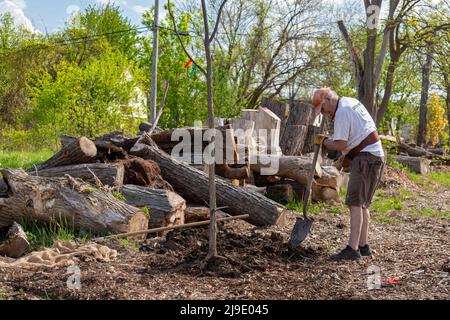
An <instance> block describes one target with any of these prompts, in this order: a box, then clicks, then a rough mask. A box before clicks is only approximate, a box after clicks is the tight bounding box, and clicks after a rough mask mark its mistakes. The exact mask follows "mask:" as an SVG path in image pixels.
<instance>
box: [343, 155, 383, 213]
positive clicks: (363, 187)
mask: <svg viewBox="0 0 450 320" xmlns="http://www.w3.org/2000/svg"><path fill="white" fill-rule="evenodd" d="M383 170H384V161H383V158H380V157H377V156H374V155H373V154H371V153H369V152H360V153H358V154H357V155H356V156H355V157H354V158H353V160H352V164H351V167H350V180H349V182H348V189H347V196H346V198H345V204H347V205H348V206H354V207H362V208H364V209H367V208H369V206H370V204H371V202H372V198H373V195H374V194H375V190H376V188H377V187H378V184H379V183H380V181H381V177H382V175H383Z"/></svg>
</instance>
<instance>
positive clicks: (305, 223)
mask: <svg viewBox="0 0 450 320" xmlns="http://www.w3.org/2000/svg"><path fill="white" fill-rule="evenodd" d="M324 124H325V119H322V122H321V124H320V130H319V132H320V134H322V133H323V127H324ZM320 147H321V146H320V145H317V144H315V145H314V157H313V162H312V166H311V172H310V173H309V176H308V182H307V185H306V188H305V193H304V194H303V218H301V217H297V221H296V222H295V225H294V228H293V229H292V232H291V240H290V244H291V248H293V249H297V247H298V246H299V245H300V244H301V243H302V242H303V240H305V239H306V237H307V236H308V234H309V233H310V231H311V227H312V223H313V220H312V219H310V218H309V217H308V201H309V197H310V195H311V187H312V182H313V179H314V173H315V172H316V164H317V158H318V157H319V151H320Z"/></svg>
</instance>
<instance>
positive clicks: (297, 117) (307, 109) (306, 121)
mask: <svg viewBox="0 0 450 320" xmlns="http://www.w3.org/2000/svg"><path fill="white" fill-rule="evenodd" d="M314 115H315V111H314V107H313V106H312V105H311V104H309V103H305V102H303V101H295V102H294V103H292V104H291V106H290V111H289V118H288V120H287V123H286V125H287V126H292V125H298V126H309V125H310V124H312V121H313V120H314V119H313V118H314Z"/></svg>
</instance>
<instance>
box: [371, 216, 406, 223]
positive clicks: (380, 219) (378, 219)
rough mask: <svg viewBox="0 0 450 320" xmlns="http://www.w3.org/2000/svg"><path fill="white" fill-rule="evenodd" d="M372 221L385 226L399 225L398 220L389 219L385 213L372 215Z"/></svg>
mask: <svg viewBox="0 0 450 320" xmlns="http://www.w3.org/2000/svg"><path fill="white" fill-rule="evenodd" d="M372 220H374V221H376V222H378V223H386V224H396V223H400V220H398V219H397V218H394V217H391V216H389V215H387V214H385V213H381V214H374V215H372Z"/></svg>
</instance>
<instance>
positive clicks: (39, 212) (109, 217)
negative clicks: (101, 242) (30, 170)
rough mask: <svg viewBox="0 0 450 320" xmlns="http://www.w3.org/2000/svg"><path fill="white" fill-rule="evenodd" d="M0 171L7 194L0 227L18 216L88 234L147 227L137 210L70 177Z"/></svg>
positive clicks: (2, 201)
mask: <svg viewBox="0 0 450 320" xmlns="http://www.w3.org/2000/svg"><path fill="white" fill-rule="evenodd" d="M1 172H2V174H3V177H4V179H5V181H6V182H7V184H8V185H9V193H10V196H9V197H8V198H0V228H1V227H6V226H9V225H11V224H12V223H13V222H14V221H21V220H22V219H35V220H37V221H42V222H49V221H51V220H55V219H56V220H57V221H59V222H61V223H63V224H67V225H69V226H70V227H73V228H74V229H75V230H80V231H86V232H90V233H107V232H111V233H124V232H133V231H141V230H145V229H146V228H147V227H148V217H147V216H146V215H145V214H144V213H143V212H142V211H140V210H139V209H137V208H135V207H132V206H130V205H128V204H125V203H123V202H121V201H119V200H118V199H116V198H115V197H114V196H113V195H112V194H111V193H109V192H106V191H103V190H100V189H97V188H95V187H92V185H90V184H88V183H85V182H82V181H79V180H75V179H74V178H72V177H70V176H66V177H64V178H45V177H34V176H29V175H27V174H26V173H25V172H24V171H23V170H11V169H3V170H1Z"/></svg>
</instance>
